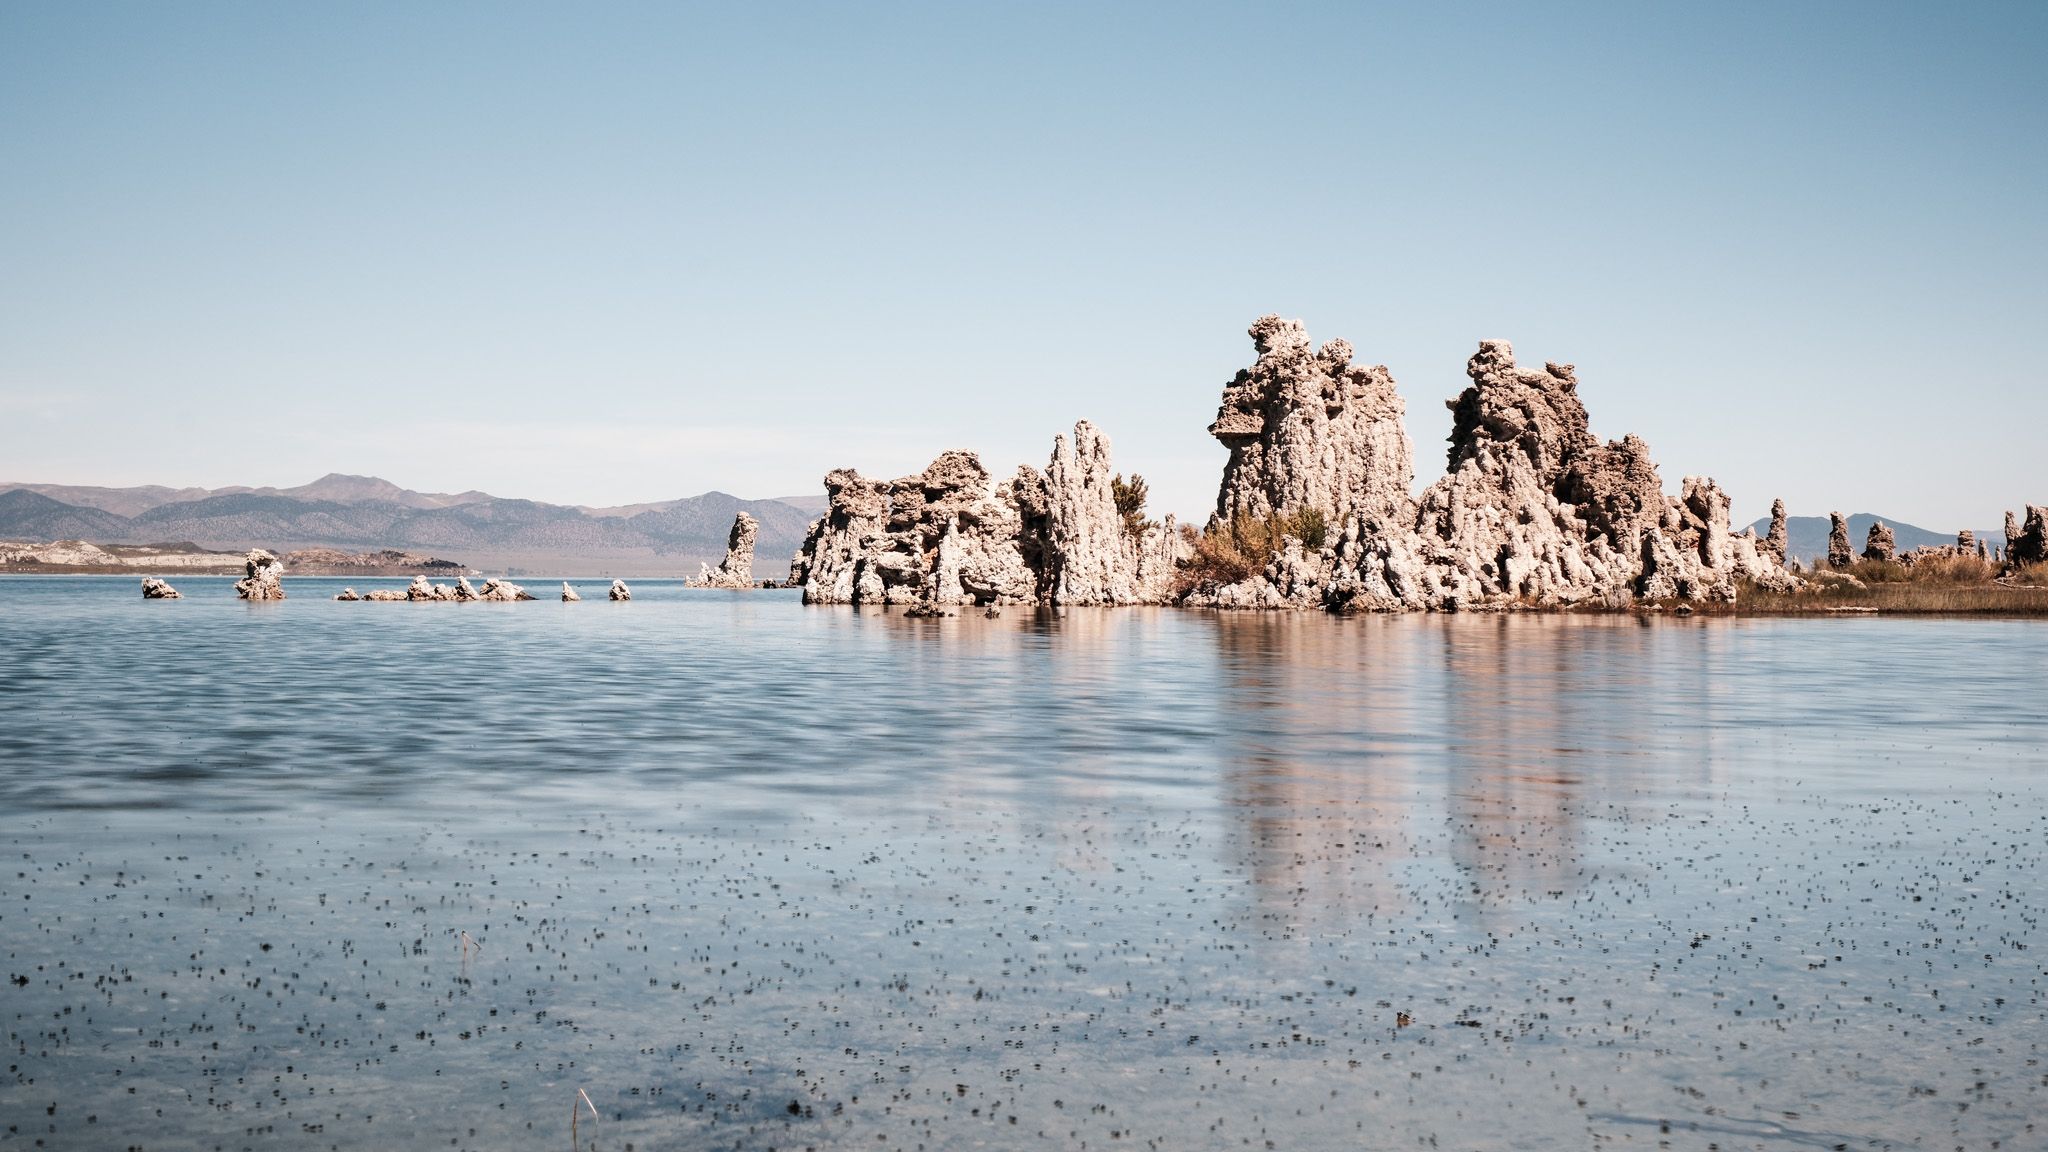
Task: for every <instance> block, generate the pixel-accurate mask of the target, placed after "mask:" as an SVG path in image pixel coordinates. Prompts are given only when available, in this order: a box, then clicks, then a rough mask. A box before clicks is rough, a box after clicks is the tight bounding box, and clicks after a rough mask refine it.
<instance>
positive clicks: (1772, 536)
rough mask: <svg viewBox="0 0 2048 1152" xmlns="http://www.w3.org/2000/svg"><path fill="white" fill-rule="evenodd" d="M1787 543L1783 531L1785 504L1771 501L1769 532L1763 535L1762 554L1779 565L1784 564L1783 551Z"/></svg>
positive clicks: (1779, 501)
mask: <svg viewBox="0 0 2048 1152" xmlns="http://www.w3.org/2000/svg"><path fill="white" fill-rule="evenodd" d="M1789 541H1790V537H1789V536H1788V535H1787V533H1786V531H1785V502H1784V501H1783V500H1773V501H1771V527H1770V531H1768V532H1766V533H1764V542H1763V544H1762V548H1763V551H1764V554H1765V555H1767V556H1769V557H1770V558H1771V559H1773V560H1775V561H1777V562H1778V563H1779V564H1783V563H1784V562H1785V549H1786V548H1787V547H1788V546H1789Z"/></svg>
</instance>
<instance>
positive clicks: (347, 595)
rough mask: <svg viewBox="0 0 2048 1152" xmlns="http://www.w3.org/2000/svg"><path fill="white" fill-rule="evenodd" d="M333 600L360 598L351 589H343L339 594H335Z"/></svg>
mask: <svg viewBox="0 0 2048 1152" xmlns="http://www.w3.org/2000/svg"><path fill="white" fill-rule="evenodd" d="M334 598H335V599H336V600H361V599H362V596H360V595H358V594H357V592H356V590H355V589H353V588H343V589H342V590H341V591H340V592H338V593H336V594H335V597H334Z"/></svg>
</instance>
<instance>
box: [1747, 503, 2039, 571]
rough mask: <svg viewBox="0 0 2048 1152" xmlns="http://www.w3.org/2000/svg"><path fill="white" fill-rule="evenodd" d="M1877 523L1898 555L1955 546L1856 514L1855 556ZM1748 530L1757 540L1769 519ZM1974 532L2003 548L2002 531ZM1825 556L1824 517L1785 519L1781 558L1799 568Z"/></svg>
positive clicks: (1939, 535)
mask: <svg viewBox="0 0 2048 1152" xmlns="http://www.w3.org/2000/svg"><path fill="white" fill-rule="evenodd" d="M1879 520H1882V521H1884V522H1885V524H1886V526H1887V527H1889V528H1890V529H1891V530H1892V539H1893V541H1894V542H1896V543H1897V545H1898V548H1899V551H1901V552H1905V551H1909V550H1911V549H1914V548H1919V547H1923V546H1939V545H1943V544H1953V543H1955V542H1956V534H1955V533H1953V532H1930V531H1928V530H1927V529H1925V528H1918V527H1915V526H1913V525H1911V524H1908V523H1905V522H1904V521H1902V520H1894V519H1892V518H1891V517H1889V516H1878V515H1875V514H1873V513H1870V512H1858V513H1856V514H1854V515H1852V516H1850V517H1849V546H1850V547H1851V548H1854V549H1855V550H1856V554H1857V555H1858V556H1861V555H1862V554H1863V539H1864V537H1866V536H1868V535H1870V526H1871V525H1872V524H1873V523H1875V522H1877V521H1879ZM1750 527H1752V528H1755V529H1756V534H1757V535H1758V536H1762V535H1763V534H1764V533H1766V532H1768V531H1770V528H1771V520H1770V517H1768V516H1766V517H1764V518H1763V519H1762V520H1759V521H1757V522H1756V523H1755V524H1752V525H1750ZM1976 532H1977V539H1979V540H1983V541H1986V542H1987V543H1989V544H1990V545H1991V547H1993V548H1999V547H2003V546H2004V544H2005V530H2004V529H2003V528H1998V529H1992V530H1988V531H1987V530H1985V529H1982V528H1980V529H1977V530H1976ZM1827 554H1828V518H1827V517H1825V516H1787V517H1785V556H1786V558H1787V559H1790V560H1797V561H1799V562H1800V563H1802V564H1812V563H1813V561H1814V558H1815V557H1817V556H1826V555H1827Z"/></svg>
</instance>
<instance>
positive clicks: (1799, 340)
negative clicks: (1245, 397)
mask: <svg viewBox="0 0 2048 1152" xmlns="http://www.w3.org/2000/svg"><path fill="white" fill-rule="evenodd" d="M2044 49H2048V9H2044V8H2042V7H2041V6H2039V5H2028V4H1980V5H1969V6H1966V7H1961V8H1957V9H1943V10H1941V11H1939V12H1933V11H1929V10H1925V9H1920V8H1915V7H1912V6H1906V5H1879V4H1849V5H1812V6H1802V7H1800V8H1799V9H1797V10H1793V11H1784V10H1780V9H1778V8H1776V7H1773V6H1766V5H1748V6H1716V7H1714V8H1711V9H1655V10H1653V9H1643V8H1640V7H1637V6H1630V5H1621V4H1613V5H1582V6H1575V7H1574V8H1573V9H1571V10H1570V11H1565V12H1556V11H1546V12H1534V11H1524V10H1522V9H1520V8H1518V7H1515V6H1508V5H1497V6H1496V5H1481V6H1475V7H1471V8H1465V9H1460V10H1458V11H1455V12H1442V11H1438V10H1436V9H1435V8H1420V9H1416V10H1414V11H1410V12H1398V11H1397V12H1378V11H1376V12H1370V13H1368V12H1360V11H1356V10H1354V9H1353V8H1352V7H1351V6H1331V7H1324V6H1314V5H1310V6H1299V7H1292V8H1286V9H1276V8H1273V7H1271V6H1259V7H1256V8H1225V7H1209V6H1200V7H1190V6H1173V7H1168V8H1160V9H1129V10H1118V11H1113V12H1103V11H1097V10H1094V9H1091V8H1086V7H1057V8H1055V7H1045V6H1030V7H1022V8H974V9H964V10H963V9H954V8H948V7H943V6H934V7H917V6H911V7H896V8H891V9H889V10H887V11H886V12H881V13H875V12H860V11H852V10H847V9H841V8H836V7H828V6H818V7H810V6H794V7H782V8H776V9H767V10H743V11H734V10H729V9H724V8H702V9H698V8H682V7H669V6H647V7H638V6H623V7H615V8H607V9H605V10H602V11H597V12H575V13H570V12H566V11H561V10H555V9H548V8H544V7H538V6H535V7H527V6H493V7H489V8H462V7H436V8H431V9H423V8H415V7H406V6H397V5H391V6H380V5H367V6H358V7H351V8H348V9H335V10H306V9H279V10H264V9H248V8H239V7H228V6H221V7H212V6H204V5H201V6H181V7H178V8H175V9H170V8H160V7H153V6H145V5H122V4H115V5H98V6H91V7H64V8H59V7H50V8H35V7H29V6H25V5H22V6H11V7H8V8H5V9H0V108H4V109H5V115H4V116H0V165H4V166H5V168H6V170H7V171H8V172H9V179H8V180H7V181H5V182H0V208H4V211H0V472H4V473H6V474H7V476H8V477H9V479H10V480H11V481H13V482H25V483H49V484H91V485H104V486H111V487H125V486H132V485H139V484H165V485H169V486H173V487H182V486H194V487H208V488H216V487H223V486H228V485H249V486H252V487H263V486H271V487H281V488H283V487H294V486H298V485H302V484H305V483H307V482H308V481H309V480H311V479H313V478H315V477H318V476H321V475H323V474H325V473H329V472H341V473H347V474H355V475H374V476H379V477H383V478H385V479H388V480H391V481H393V482H395V483H398V484H400V485H401V486H404V487H408V488H413V489H416V490H421V491H442V492H460V491H464V490H467V489H479V490H482V491H486V492H490V493H492V494H494V495H500V496H511V497H522V498H527V499H534V500H542V501H547V502H550V503H558V504H575V505H586V506H599V507H603V506H616V505H622V504H634V503H643V502H648V501H658V500H669V499H675V498H678V497H682V496H686V495H694V494H697V493H701V492H705V491H709V490H719V491H724V492H727V493H733V494H737V495H741V496H744V497H746V498H750V499H772V498H777V497H780V496H789V495H800V494H803V493H805V492H811V491H817V490H818V489H819V478H820V477H821V476H822V474H823V473H824V472H825V471H826V470H827V469H829V468H835V467H845V466H851V467H857V468H859V469H860V470H861V471H863V472H864V473H866V474H868V475H871V476H877V477H885V478H886V477H894V476H899V475H903V474H906V473H909V472H912V471H916V470H918V469H920V468H922V467H923V466H924V465H925V464H926V463H927V462H929V461H930V460H931V459H932V458H933V457H935V456H936V455H938V454H939V453H940V452H941V451H943V450H946V449H951V448H966V449H970V450H973V451H976V452H978V453H980V454H981V456H982V459H983V460H984V462H985V463H986V464H987V465H988V466H989V468H990V470H991V471H992V472H995V473H996V474H998V475H1002V474H1007V473H1008V472H1009V471H1011V470H1012V469H1014V468H1015V466H1016V465H1017V464H1020V463H1029V464H1032V465H1034V466H1042V465H1043V464H1044V462H1045V458H1046V454H1047V452H1048V450H1049V449H1050V446H1051V442H1052V438H1053V436H1054V435H1055V434H1056V433H1062V432H1065V431H1067V430H1068V429H1070V428H1071V427H1072V425H1073V423H1074V421H1076V420H1077V419H1084V418H1085V419H1089V420H1092V421H1094V422H1095V423H1096V424H1097V425H1099V426H1100V427H1102V428H1103V429H1104V430H1105V431H1106V432H1107V433H1108V434H1109V436H1110V438H1111V440H1112V442H1113V444H1114V447H1115V463H1116V466H1117V468H1118V469H1119V470H1121V471H1125V472H1132V471H1136V472H1140V473H1143V474H1144V475H1146V476H1147V477H1148V478H1150V480H1151V483H1152V491H1153V495H1154V506H1155V510H1156V511H1161V512H1164V511H1171V512H1177V513H1180V514H1182V515H1183V516H1187V517H1191V518H1194V519H1197V520H1199V519H1200V518H1202V517H1203V516H1204V515H1206V513H1207V511H1208V509H1209V507H1210V506H1211V504H1212V503H1213V500H1214V495H1215V485H1216V480H1217V476H1218V473H1219V472H1220V469H1221V467H1222V463H1223V461H1224V459H1225V455H1226V453H1225V452H1224V450H1223V448H1222V447H1221V446H1220V445H1218V444H1217V443H1216V442H1215V441H1214V440H1212V439H1211V438H1209V437H1208V436H1207V434H1206V433H1205V431H1204V429H1205V428H1206V426H1207V424H1208V422H1209V421H1210V419H1211V418H1212V417H1213V415H1214V413H1215V409H1216V404H1217V400H1218V396H1219V394H1220V391H1221V389H1222V386H1223V384H1224V383H1225V382H1226V381H1227V380H1228V379H1229V378H1230V376H1231V375H1232V374H1233V373H1234V372H1235V371H1236V370H1238V369H1239V368H1241V367H1244V366H1245V365H1247V364H1249V363H1250V361H1251V359H1252V349H1251V345H1250V341H1249V340H1248V339H1247V338H1246V337H1245V335H1244V329H1245V327H1246V325H1247V324H1249V323H1250V322H1251V320H1252V319H1253V318H1254V317H1256V316H1258V315H1260V314H1262V313H1266V312H1278V313H1280V314H1281V315H1284V316H1288V317H1299V318H1301V319H1303V320H1304V321H1306V323H1307V324H1308V327H1309V331H1310V333H1311V334H1312V336H1313V337H1314V338H1315V339H1316V340H1317V341H1318V342H1321V341H1324V340H1328V339H1331V338H1334V337H1343V338H1345V339H1347V340H1349V341H1351V342H1352V343H1353V344H1354V345H1355V346H1356V348H1357V358H1358V359H1359V361H1361V362H1363V363H1385V364H1387V365H1388V366H1389V367H1390V368H1391V369H1392V371H1393V374H1394V376H1395V379H1396V380H1397V381H1398V382H1399V386H1400V389H1401V392H1402V395H1403V396H1404V397H1405V399H1406V401H1407V404H1408V427H1409V430H1410V434H1411V436H1412V437H1413V440H1414V445H1415V452H1416V462H1417V478H1416V480H1417V487H1418V488H1419V487H1420V486H1421V485H1422V484H1424V483H1427V482H1428V481H1429V480H1430V479H1431V478H1432V477H1434V476H1435V475H1437V474H1438V473H1439V472H1440V470H1441V468H1442V461H1443V453H1442V450H1441V446H1442V442H1443V437H1444V436H1445V434H1446V433H1447V432H1448V430H1449V426H1450V421H1449V414H1448V413H1447V412H1445V411H1444V409H1443V407H1442V403H1443V401H1444V400H1446V399H1448V398H1449V397H1451V396H1454V395H1456V394H1457V392H1458V391H1459V390H1460V389H1461V388H1462V387H1463V386H1464V384H1465V379H1464V375H1463V366H1464V362H1465V359H1466V357H1467V356H1469V355H1470V354H1471V352H1472V351H1473V349H1474V348H1475V347H1476V346H1477V342H1478V341H1479V340H1480V339H1481V338H1494V337H1499V338H1505V339H1509V340H1512V341H1513V342H1514V344H1515V348H1516V352H1517V356H1518V358H1519V359H1521V360H1522V361H1523V362H1525V363H1530V364H1538V363H1541V362H1543V361H1545V360H1556V361H1565V362H1571V363H1574V364H1576V365H1577V366H1578V374H1579V378H1580V380H1581V382H1582V383H1581V394H1582V395H1583V397H1584V398H1585V401H1586V404H1587V406H1588V408H1589V409H1590V411H1591V413H1592V420H1593V429H1594V431H1595V432H1596V433H1597V434H1598V435H1600V436H1601V437H1603V438H1617V437H1620V436H1621V435H1623V434H1624V433H1627V432H1634V433H1637V434H1639V435H1641V436H1643V437H1644V438H1645V439H1646V440H1648V441H1649V443H1650V445H1651V448H1652V451H1653V454H1654V456H1655V458H1656V460H1657V462H1658V464H1659V467H1660V470H1661V472H1662V475H1663V478H1664V480H1665V484H1666V487H1667V489H1670V490H1675V489H1676V487H1677V484H1678V481H1679V478H1680V477H1682V476H1685V475H1689V474H1706V475H1712V476H1714V477H1716V478H1717V479H1718V480H1719V481H1720V482H1721V484H1722V485H1723V486H1724V487H1725V488H1726V489H1727V490H1728V491H1729V492H1730V494H1731V495H1732V497H1733V498H1734V501H1735V520H1736V522H1737V523H1746V522H1748V521H1750V520H1752V519H1754V518H1755V517H1757V516H1759V515H1761V514H1763V512H1764V511H1765V510H1766V509H1768V507H1769V504H1770V501H1771V499H1772V498H1773V497H1783V498H1784V499H1785V500H1786V502H1787V504H1788V506H1789V508H1790V510H1791V511H1792V513H1793V514H1795V515H1824V514H1826V512H1828V511H1830V510H1841V511H1844V512H1848V511H1852V510H1856V511H1862V510H1871V511H1876V512H1878V513H1880V514H1884V515H1890V516H1896V517H1899V518H1901V519H1903V520H1905V521H1907V522H1910V523H1914V524H1918V525H1921V526H1923V527H1928V528H1933V529H1942V528H1950V529H1952V528H1956V527H1976V528H1981V527H1984V526H1986V525H1996V524H1997V523H1999V522H2000V520H2001V519H2002V513H2003V511H2004V510H2005V509H2008V508H2017V507H2018V506H2019V505H2020V504H2021V503H2023V502H2025V501H2027V500H2032V501H2034V502H2037V503H2039V502H2042V501H2044V500H2048V477H2044V476H2043V474H2042V470H2041V468H2040V466H2039V464H2038V462H2037V461H2038V453H2037V450H2036V449H2035V446H2034V443H2033V442H2034V439H2035V438H2036V437H2035V433H2034V432H2033V430H2034V429H2038V428H2039V427H2041V426H2042V425H2043V424H2044V422H2048V387H2044V384H2048V381H2044V379H2043V370H2042V369H2041V368H2040V367H2039V366H2038V365H2037V364H2036V363H2035V361H2034V360H2033V359H2032V358H2029V357H2027V356H2025V355H2014V354H2013V353H2012V352H2010V351H2008V348H2009V347H2010V346H2012V345H2019V346H2020V347H2022V348H2024V347H2025V346H2026V343H2027V334H2028V333H2030V332H2034V331H2037V330H2038V329H2039V326H2040V317H2041V316H2043V315H2048V307H2044V305H2048V289H2044V287H2043V285H2042V282H2041V279H2040V277H2039V275H2038V272H2037V269H2038V267H2039V266H2040V257H2041V256H2042V254H2043V251H2042V250H2043V248H2044V239H2048V227H2044V219H2043V213H2042V211H2041V207H2040V206H2041V205H2042V204H2043V203H2048V155H2044V153H2043V150H2042V149H2041V148H2040V146H2039V141H2040V140H2041V139H2043V138H2048V92H2044V81H2043V79H2042V78H2041V75H2040V72H2039V68H2038V61H2039V60H2040V59H2041V58H2042V56H2043V50H2044Z"/></svg>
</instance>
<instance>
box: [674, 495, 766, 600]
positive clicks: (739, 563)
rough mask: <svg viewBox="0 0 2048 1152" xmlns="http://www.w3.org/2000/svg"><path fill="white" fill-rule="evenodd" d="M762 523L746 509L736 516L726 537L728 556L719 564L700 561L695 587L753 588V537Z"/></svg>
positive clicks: (692, 584) (693, 584)
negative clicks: (712, 564) (714, 566)
mask: <svg viewBox="0 0 2048 1152" xmlns="http://www.w3.org/2000/svg"><path fill="white" fill-rule="evenodd" d="M760 531H761V524H760V522H759V521H757V520H755V519H754V518H753V517H752V516H749V515H747V514H746V513H745V512H742V513H740V514H739V515H737V516H735V517H733V520H732V531H731V533H729V534H728V535H727V536H726V538H725V559H724V560H722V561H720V562H719V565H718V567H717V568H712V567H711V566H710V565H708V564H700V565H698V569H699V571H698V575H697V578H696V579H695V580H692V581H690V586H691V587H693V588H752V587H753V586H754V538H755V537H756V536H757V535H759V533H760Z"/></svg>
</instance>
